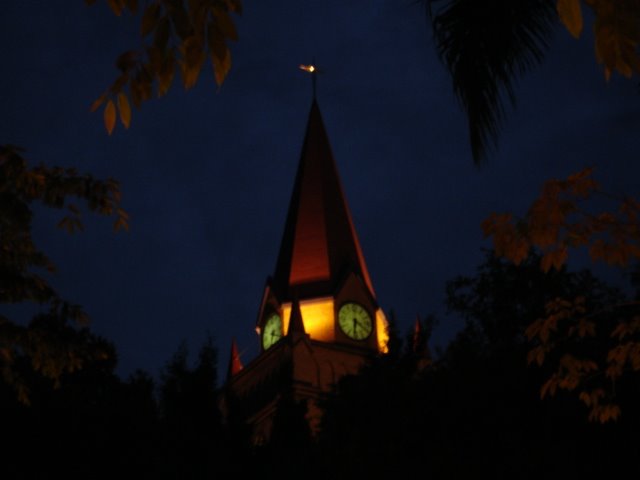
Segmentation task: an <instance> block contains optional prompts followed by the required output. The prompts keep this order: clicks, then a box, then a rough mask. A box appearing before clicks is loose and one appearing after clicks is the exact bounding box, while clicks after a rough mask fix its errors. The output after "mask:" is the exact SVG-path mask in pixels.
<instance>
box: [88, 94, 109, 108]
mask: <svg viewBox="0 0 640 480" xmlns="http://www.w3.org/2000/svg"><path fill="white" fill-rule="evenodd" d="M106 99H107V93H106V92H105V93H103V94H102V95H100V96H99V97H98V98H96V99H95V101H94V102H93V103H92V104H91V111H92V112H95V111H96V110H97V109H98V107H99V106H100V105H102V104H103V103H104V101H105V100H106Z"/></svg>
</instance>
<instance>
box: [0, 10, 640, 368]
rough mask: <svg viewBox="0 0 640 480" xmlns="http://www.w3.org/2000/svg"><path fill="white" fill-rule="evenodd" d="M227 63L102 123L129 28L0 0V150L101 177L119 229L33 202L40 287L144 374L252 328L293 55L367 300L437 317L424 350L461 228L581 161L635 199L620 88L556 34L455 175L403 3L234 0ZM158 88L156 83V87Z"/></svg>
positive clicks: (251, 348) (273, 244) (442, 75)
mask: <svg viewBox="0 0 640 480" xmlns="http://www.w3.org/2000/svg"><path fill="white" fill-rule="evenodd" d="M238 29H239V35H240V40H239V42H238V43H236V44H234V45H233V46H232V53H233V67H232V71H231V73H230V74H229V76H228V78H227V80H226V82H225V84H224V85H223V87H222V88H221V89H220V90H219V91H218V90H217V88H216V87H215V85H214V82H213V75H212V73H211V69H210V68H209V66H208V65H207V67H206V68H205V70H204V72H205V73H204V75H203V76H202V77H201V79H200V80H199V82H198V85H197V86H196V87H195V88H194V89H192V90H191V91H189V92H184V90H183V89H182V87H181V86H179V85H177V84H175V85H174V88H173V89H172V90H171V92H170V93H169V95H168V96H166V97H165V98H163V99H161V100H153V101H150V102H147V103H146V104H145V105H144V106H143V107H142V109H141V110H138V111H134V115H133V122H132V126H131V128H130V129H129V130H128V131H125V130H124V129H123V128H122V127H121V126H120V125H118V127H117V129H116V131H115V133H114V135H113V136H111V137H109V136H107V134H106V132H105V130H104V127H103V124H102V116H101V113H93V114H92V113H90V112H89V106H90V105H91V103H92V101H93V100H94V99H95V98H96V97H97V96H99V95H100V93H102V90H103V89H104V88H106V87H107V86H108V85H109V84H110V82H111V81H112V80H113V79H114V78H115V75H116V69H115V67H114V60H115V58H116V57H117V55H118V54H119V53H121V52H122V51H124V50H127V49H129V48H132V47H136V46H137V45H138V42H139V40H138V36H137V35H138V34H137V25H136V21H135V20H132V19H131V18H124V19H118V18H116V17H114V16H113V15H112V14H111V13H110V11H109V10H108V8H107V7H106V2H99V4H98V5H96V6H94V7H91V8H89V7H86V6H85V5H84V3H83V2H82V1H81V0H75V1H66V2H61V1H54V2H47V1H33V0H31V1H26V0H23V1H15V0H14V1H9V2H4V4H3V12H2V15H1V16H0V49H1V54H2V56H1V58H2V67H1V68H2V71H3V73H2V75H0V92H1V93H0V100H1V101H0V105H2V115H1V116H0V143H12V144H16V145H20V146H22V147H24V148H26V149H27V157H28V158H29V159H30V160H31V162H33V163H34V164H35V163H40V162H44V163H46V164H49V165H62V166H75V167H77V168H78V169H79V170H80V171H82V172H90V173H92V174H94V175H96V176H98V177H108V176H112V177H114V178H117V179H118V180H120V182H121V187H122V190H123V207H124V208H125V209H126V210H127V211H128V212H129V213H130V215H131V229H130V231H129V232H128V233H119V234H114V233H113V231H112V230H111V227H110V223H111V220H109V221H107V220H105V219H97V220H96V219H93V220H88V221H87V225H86V226H87V228H86V231H85V233H83V234H81V235H76V236H73V237H69V236H68V235H67V234H65V233H63V232H62V231H58V230H56V229H55V228H53V226H54V225H55V223H56V218H58V216H57V215H55V214H53V215H52V214H50V213H46V212H40V218H39V219H38V222H37V223H36V226H35V230H36V235H37V238H38V242H39V245H41V247H42V248H43V249H44V250H45V251H46V252H48V253H49V254H50V256H51V257H52V258H53V260H54V261H55V262H56V263H57V264H58V267H59V272H58V274H57V275H56V276H55V277H54V279H53V282H54V285H55V286H56V287H57V288H58V289H59V290H60V292H61V293H62V294H63V296H65V297H67V298H68V299H70V300H72V301H74V302H77V303H80V304H82V305H83V306H84V307H85V309H86V310H87V311H88V313H89V314H90V315H91V316H92V319H93V320H92V329H93V330H94V331H95V332H97V333H99V334H101V335H104V336H105V337H107V338H109V339H111V340H113V341H114V342H115V344H116V346H117V349H118V352H119V356H120V363H119V369H118V372H119V373H120V374H122V375H123V376H126V375H128V374H129V373H130V372H132V371H133V370H134V369H136V368H143V369H145V370H148V371H149V372H150V373H152V374H157V373H158V371H159V369H160V368H161V367H162V365H163V364H164V362H166V361H167V360H168V359H169V358H170V356H171V355H172V354H173V352H174V351H175V350H176V348H177V346H178V344H179V342H180V340H182V339H186V340H187V342H188V344H189V346H190V348H191V349H192V350H196V349H197V348H198V347H199V346H200V345H201V343H202V341H203V338H204V336H205V334H206V332H207V331H210V332H211V333H212V334H213V335H214V337H215V339H216V343H217V345H218V346H219V347H220V353H221V364H222V367H223V368H224V367H226V361H227V355H228V347H229V342H230V339H231V337H232V336H235V337H237V339H238V341H239V344H240V348H241V350H244V354H243V360H244V361H245V362H246V361H248V360H250V359H251V358H252V357H253V356H254V355H255V353H256V352H257V347H258V342H257V338H256V335H255V333H254V330H253V328H254V324H255V320H256V315H257V311H258V307H259V302H260V299H261V295H262V289H263V286H264V281H265V278H266V276H267V275H268V274H270V273H272V270H273V268H274V266H275V260H276V254H277V251H278V247H279V242H280V238H281V235H282V228H283V226H284V220H285V215H286V209H287V205H288V201H289V196H290V194H291V188H292V185H293V178H294V174H295V169H296V166H297V162H298V159H299V153H300V148H301V146H302V140H303V134H304V128H305V124H306V120H307V114H308V110H309V107H310V103H311V84H310V80H309V78H307V77H306V76H305V74H304V73H303V72H301V71H299V70H298V69H297V65H298V64H300V63H308V62H310V61H311V58H313V57H315V58H316V59H317V63H318V64H319V65H320V66H321V68H323V69H324V70H325V72H324V73H323V74H322V75H321V76H320V78H319V83H318V100H319V104H320V108H321V110H322V113H323V116H324V120H325V124H326V127H327V131H328V134H329V137H330V140H331V143H332V147H333V151H334V156H335V158H336V161H337V163H338V168H339V169H340V172H341V176H342V181H343V184H344V187H345V191H346V195H347V199H348V202H349V204H350V207H351V210H352V214H353V217H354V222H355V224H356V228H357V230H358V234H359V237H360V241H361V244H362V247H363V250H364V254H365V257H366V259H367V263H368V266H369V270H370V272H371V276H372V280H373V283H374V287H375V289H376V292H377V295H378V300H379V301H380V303H381V305H382V307H383V308H384V309H385V310H386V311H387V312H388V311H389V310H390V309H393V310H394V311H395V312H396V315H397V317H398V319H399V320H400V325H401V327H402V328H403V329H405V328H407V327H408V326H409V325H410V324H411V322H413V320H414V318H415V315H416V313H420V314H421V315H425V314H426V313H429V312H435V313H438V314H440V319H441V325H440V327H439V328H438V330H437V331H436V334H435V338H434V343H435V344H440V345H443V344H444V343H445V342H446V341H447V339H448V338H450V336H451V334H452V332H453V331H454V330H455V328H456V326H457V325H459V323H458V322H456V321H455V320H454V319H453V318H450V317H447V316H445V315H444V311H443V310H444V308H443V299H444V285H445V282H446V281H447V280H448V279H451V278H452V277H454V276H455V275H457V274H469V273H473V271H474V269H475V267H476V266H477V265H478V264H479V263H480V262H481V260H482V252H481V248H482V247H486V246H488V243H487V242H486V241H484V240H483V238H482V232H481V230H480V222H481V221H482V219H484V218H485V217H486V216H488V214H489V213H491V212H492V211H506V210H510V211H515V212H517V213H523V212H524V210H525V208H526V206H527V205H528V204H529V203H530V202H531V201H532V200H533V198H534V197H535V195H536V194H537V192H538V191H539V188H540V186H541V184H542V182H543V181H544V180H545V179H548V178H551V177H565V176H567V175H568V174H570V173H573V172H575V171H578V170H580V169H582V168H583V167H585V166H595V167H596V178H597V179H598V180H600V182H601V183H602V184H603V186H604V187H605V188H606V189H608V190H610V191H615V192H619V193H622V192H624V193H628V194H635V195H637V194H638V193H640V192H638V190H639V188H638V180H637V179H638V158H637V157H638V151H640V135H638V133H637V132H638V127H640V102H639V100H640V96H639V95H638V91H637V81H627V80H624V79H620V78H619V77H617V76H614V78H613V79H612V81H611V82H610V83H609V84H606V82H605V81H604V78H603V75H602V72H601V70H600V67H599V66H598V65H597V64H596V62H595V60H594V54H593V48H592V39H591V38H590V37H589V36H588V35H587V36H586V37H585V38H583V39H581V40H580V41H574V40H572V39H571V38H570V37H569V34H568V33H566V32H565V31H563V30H561V29H558V32H557V34H556V36H555V40H554V43H553V45H552V50H551V52H550V54H549V57H548V58H547V61H546V62H545V64H544V65H543V66H542V67H540V68H539V69H537V70H536V71H535V72H534V73H533V74H531V75H529V76H527V77H526V78H525V79H523V80H522V81H521V82H520V83H519V86H518V108H517V110H516V111H515V112H512V113H510V115H509V117H508V121H507V124H506V126H505V129H504V132H503V135H502V138H501V143H500V148H499V150H498V151H497V152H496V153H495V154H494V155H492V156H491V157H490V158H489V162H488V163H487V164H486V165H485V166H484V167H483V168H481V169H478V168H476V167H474V165H473V163H472V161H471V157H470V151H469V147H468V144H467V131H466V125H465V118H464V116H463V114H462V112H461V110H460V108H459V106H458V104H457V102H456V100H455V98H454V97H453V95H452V93H451V86H450V83H449V80H448V77H447V74H446V72H445V70H444V68H443V66H442V65H441V64H440V63H439V61H438V59H437V57H436V53H435V49H434V47H433V43H432V41H431V31H430V29H429V28H428V26H427V21H426V17H425V14H424V11H423V8H422V7H421V6H420V5H417V4H415V2H413V1H411V0H402V1H391V0H385V1H383V0H376V1H364V0H352V1H349V2H344V1H334V0H323V1H302V2H301V1H299V0H297V1H294V0H283V1H281V2H277V4H274V3H273V2H251V1H246V2H245V13H244V15H243V16H242V17H241V18H240V19H239V20H238ZM176 87H177V88H176Z"/></svg>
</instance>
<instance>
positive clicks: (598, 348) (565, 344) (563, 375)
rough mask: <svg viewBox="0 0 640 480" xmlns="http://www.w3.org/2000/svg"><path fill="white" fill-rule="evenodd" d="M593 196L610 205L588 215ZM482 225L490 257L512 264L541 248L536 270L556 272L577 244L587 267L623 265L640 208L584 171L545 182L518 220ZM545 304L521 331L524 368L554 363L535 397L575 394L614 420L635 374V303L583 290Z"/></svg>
mask: <svg viewBox="0 0 640 480" xmlns="http://www.w3.org/2000/svg"><path fill="white" fill-rule="evenodd" d="M596 195H598V196H599V197H601V198H604V199H606V200H608V201H610V202H614V203H615V204H617V208H615V209H612V210H610V211H603V210H600V211H596V212H593V211H591V210H590V209H589V207H590V206H591V205H592V204H590V203H589V202H588V200H589V199H590V198H592V197H593V196H596ZM482 228H483V230H484V233H485V235H486V236H491V237H493V243H494V247H495V252H496V254H497V255H498V256H501V257H504V258H506V259H508V260H510V261H511V262H513V263H514V264H515V265H519V264H521V263H522V262H523V260H524V259H525V258H526V257H527V255H528V253H529V252H530V251H531V249H533V248H536V249H538V250H540V251H541V261H540V268H541V270H542V271H543V272H549V271H550V270H551V269H554V270H556V271H560V270H561V269H562V268H563V266H564V265H565V263H566V261H567V259H568V256H569V251H570V250H571V249H576V248H581V247H584V248H587V249H588V251H589V255H590V257H591V259H592V261H594V262H595V261H604V262H606V263H608V264H609V265H617V266H619V267H628V266H630V265H631V264H632V262H638V260H640V203H639V202H638V201H637V200H635V199H633V198H631V197H623V198H616V197H615V196H614V195H611V194H609V193H606V192H603V191H602V190H600V188H599V185H598V184H597V182H596V181H595V180H593V178H592V170H591V169H586V170H583V171H582V172H579V173H577V174H574V175H571V176H569V177H568V178H567V179H566V180H549V181H547V182H546V183H545V184H544V186H543V188H542V192H541V195H540V196H539V197H538V198H537V199H536V200H535V201H534V202H533V203H532V205H531V207H530V208H529V210H528V211H527V214H526V215H525V216H524V217H523V218H520V219H514V218H513V216H512V215H511V214H492V215H491V216H490V217H489V218H487V219H486V220H485V221H484V222H483V225H482ZM544 305H545V311H544V313H542V314H541V315H540V316H539V317H538V318H537V319H535V321H532V322H531V323H530V325H529V326H528V327H527V329H526V335H527V337H528V339H529V340H530V341H532V343H533V347H532V349H531V350H530V352H529V356H528V361H529V363H536V364H538V365H543V364H544V363H545V362H549V363H551V364H553V365H555V370H554V372H553V373H552V374H551V376H550V377H549V378H548V379H547V380H546V382H545V383H544V384H543V386H542V389H541V395H542V396H543V397H544V396H545V395H547V394H550V395H553V394H555V392H556V391H557V390H567V391H575V392H577V393H578V396H579V398H580V399H581V400H582V401H583V403H584V404H585V405H587V407H589V409H590V415H589V416H590V418H591V419H592V420H597V421H600V422H607V421H609V420H615V419H616V418H617V417H618V416H619V415H620V413H621V410H620V407H619V404H618V399H617V398H618V397H619V396H620V395H619V391H620V390H621V388H620V384H621V383H627V382H634V381H635V380H634V379H635V378H636V377H637V374H638V372H640V302H638V301H637V299H636V300H634V299H626V298H610V299H609V300H608V301H607V302H605V303H593V302H589V299H588V298H586V297H585V294H584V292H574V293H573V294H569V295H566V294H565V295H559V296H557V297H555V298H552V299H548V300H547V301H546V302H545V303H544Z"/></svg>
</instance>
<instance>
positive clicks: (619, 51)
mask: <svg viewBox="0 0 640 480" xmlns="http://www.w3.org/2000/svg"><path fill="white" fill-rule="evenodd" d="M582 4H584V5H586V6H587V7H588V8H589V9H590V10H591V11H592V12H593V14H594V17H595V20H594V24H593V32H594V35H595V45H594V46H595V56H596V60H597V61H598V63H601V64H603V69H604V75H605V78H606V79H607V80H609V78H610V77H611V73H612V72H614V71H617V72H618V73H620V74H621V75H623V76H625V77H627V78H630V77H631V76H632V75H633V74H634V73H636V74H637V73H640V52H638V44H639V43H640V1H638V0H582V1H581V0H558V3H557V9H558V16H559V17H560V21H561V22H562V23H563V24H564V26H565V27H566V28H567V30H568V31H569V33H571V35H573V37H575V38H580V35H581V33H582V30H583V27H584V20H583V15H582Z"/></svg>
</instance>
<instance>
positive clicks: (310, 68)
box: [298, 65, 316, 73]
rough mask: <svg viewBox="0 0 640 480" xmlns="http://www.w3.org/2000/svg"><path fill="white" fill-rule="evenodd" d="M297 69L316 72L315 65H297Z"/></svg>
mask: <svg viewBox="0 0 640 480" xmlns="http://www.w3.org/2000/svg"><path fill="white" fill-rule="evenodd" d="M298 68H299V69H300V70H304V71H305V72H309V73H313V72H315V71H316V67H315V65H299V66H298Z"/></svg>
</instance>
